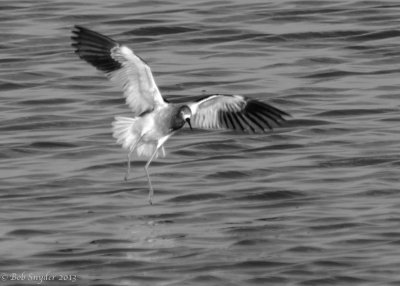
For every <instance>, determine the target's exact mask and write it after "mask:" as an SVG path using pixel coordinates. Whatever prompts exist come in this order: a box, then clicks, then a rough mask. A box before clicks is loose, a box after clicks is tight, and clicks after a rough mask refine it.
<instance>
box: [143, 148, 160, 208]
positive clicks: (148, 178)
mask: <svg viewBox="0 0 400 286" xmlns="http://www.w3.org/2000/svg"><path fill="white" fill-rule="evenodd" d="M158 149H159V147H158V146H157V148H156V150H155V151H154V153H153V155H151V157H150V159H149V161H147V163H146V165H145V166H144V170H145V171H146V175H147V182H148V183H149V204H151V205H152V204H153V202H152V199H153V195H154V190H153V186H152V185H151V180H150V175H149V170H148V169H149V166H150V163H151V161H152V160H153V159H154V157H155V156H156V154H157V152H158Z"/></svg>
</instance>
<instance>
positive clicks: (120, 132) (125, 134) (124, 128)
mask: <svg viewBox="0 0 400 286" xmlns="http://www.w3.org/2000/svg"><path fill="white" fill-rule="evenodd" d="M137 121H138V118H129V117H122V116H116V117H115V121H114V122H113V123H112V126H113V128H112V129H113V137H114V138H115V139H117V143H118V144H121V145H122V148H124V149H126V150H132V148H134V147H135V145H136V143H137V142H138V140H139V139H140V137H139V136H140V132H135V131H136V130H134V129H136V128H135V127H137V126H136V125H137Z"/></svg>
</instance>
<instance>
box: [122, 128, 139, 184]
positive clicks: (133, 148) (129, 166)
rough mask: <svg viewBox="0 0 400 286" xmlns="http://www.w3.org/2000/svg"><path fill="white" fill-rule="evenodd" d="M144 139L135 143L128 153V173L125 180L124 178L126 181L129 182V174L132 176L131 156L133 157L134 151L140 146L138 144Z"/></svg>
mask: <svg viewBox="0 0 400 286" xmlns="http://www.w3.org/2000/svg"><path fill="white" fill-rule="evenodd" d="M142 137H143V136H142ZM142 137H140V138H139V139H138V140H137V141H136V142H135V144H134V145H133V146H132V147H131V148H129V153H128V164H127V168H126V173H125V178H124V180H125V181H128V176H129V174H130V172H131V155H132V153H133V151H135V149H136V147H137V146H138V144H139V142H140V140H141V139H142Z"/></svg>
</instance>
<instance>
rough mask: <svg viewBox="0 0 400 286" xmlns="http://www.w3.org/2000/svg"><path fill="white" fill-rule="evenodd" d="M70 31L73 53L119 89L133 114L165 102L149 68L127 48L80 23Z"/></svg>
mask: <svg viewBox="0 0 400 286" xmlns="http://www.w3.org/2000/svg"><path fill="white" fill-rule="evenodd" d="M72 32H73V34H74V35H73V36H72V40H73V44H72V45H73V46H74V47H75V48H76V51H75V52H76V53H77V54H78V55H79V57H81V58H82V59H84V60H85V61H87V62H88V63H90V64H91V65H93V66H94V67H96V68H97V69H99V70H101V71H103V72H104V73H105V74H106V75H107V77H108V78H109V79H110V80H111V81H112V82H114V83H115V84H116V85H117V86H118V87H119V88H121V89H122V90H123V92H124V96H125V98H126V103H127V104H128V105H129V106H130V108H131V109H132V111H133V113H134V115H135V116H138V115H140V114H142V113H144V112H148V111H151V110H154V109H157V108H159V107H162V106H165V105H167V103H166V102H165V101H164V99H163V97H162V96H161V94H160V91H159V90H158V87H157V85H156V83H155V81H154V78H153V74H152V73H151V70H150V67H149V66H148V65H147V64H146V63H145V62H144V61H143V60H142V59H140V58H139V57H138V56H137V55H135V54H134V52H133V51H132V50H131V49H129V48H128V47H126V46H123V45H120V44H119V43H118V42H116V41H114V40H113V39H111V38H109V37H107V36H104V35H102V34H99V33H97V32H95V31H92V30H89V29H86V28H84V27H81V26H75V30H73V31H72Z"/></svg>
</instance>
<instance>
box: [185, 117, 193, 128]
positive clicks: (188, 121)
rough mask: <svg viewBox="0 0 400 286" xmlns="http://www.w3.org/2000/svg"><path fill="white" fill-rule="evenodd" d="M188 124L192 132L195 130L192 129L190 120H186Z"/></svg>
mask: <svg viewBox="0 0 400 286" xmlns="http://www.w3.org/2000/svg"><path fill="white" fill-rule="evenodd" d="M186 122H187V123H188V124H189V127H190V130H193V129H192V124H190V118H186Z"/></svg>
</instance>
